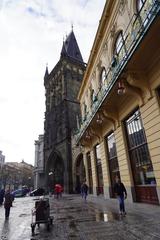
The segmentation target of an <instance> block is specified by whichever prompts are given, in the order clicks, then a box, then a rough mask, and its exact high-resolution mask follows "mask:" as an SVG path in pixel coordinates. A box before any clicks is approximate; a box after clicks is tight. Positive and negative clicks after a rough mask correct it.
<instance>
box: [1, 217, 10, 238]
mask: <svg viewBox="0 0 160 240" xmlns="http://www.w3.org/2000/svg"><path fill="white" fill-rule="evenodd" d="M8 235H9V220H5V222H4V224H3V228H2V235H1V236H0V237H1V240H8V239H9V238H8Z"/></svg>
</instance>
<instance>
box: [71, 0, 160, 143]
mask: <svg viewBox="0 0 160 240" xmlns="http://www.w3.org/2000/svg"><path fill="white" fill-rule="evenodd" d="M159 13H160V0H146V1H145V2H144V4H143V6H142V8H141V10H140V11H139V12H138V13H136V14H134V15H133V16H132V18H131V20H130V22H129V24H128V26H127V28H126V30H125V32H124V33H123V38H122V39H121V42H120V43H119V44H120V45H119V46H120V47H119V48H118V49H119V51H118V53H116V54H115V55H114V56H113V58H112V61H111V63H110V64H109V68H108V69H107V71H106V77H105V81H104V85H103V86H102V87H101V88H100V89H99V91H98V93H97V100H96V101H95V102H94V103H93V104H92V109H91V112H90V113H89V114H87V115H86V116H85V120H84V121H82V122H81V125H80V129H78V133H77V134H76V136H75V137H76V142H77V143H78V141H79V140H80V138H81V136H82V135H83V134H84V132H85V131H86V129H87V127H88V125H89V123H90V122H91V121H92V119H93V117H94V116H95V114H96V112H97V111H98V109H99V107H100V106H101V104H102V103H103V101H104V99H105V98H106V97H107V95H108V93H109V92H110V90H111V88H112V87H113V85H114V83H115V82H116V80H117V79H118V77H119V75H120V74H121V73H122V71H123V69H124V67H125V66H126V64H127V62H128V60H129V59H130V58H131V56H132V54H133V53H134V51H135V50H136V49H137V46H138V45H139V43H140V42H141V40H142V39H143V37H144V35H145V33H146V32H147V30H148V29H149V27H150V25H151V24H152V22H153V21H154V19H155V18H156V17H157V16H158V15H159Z"/></svg>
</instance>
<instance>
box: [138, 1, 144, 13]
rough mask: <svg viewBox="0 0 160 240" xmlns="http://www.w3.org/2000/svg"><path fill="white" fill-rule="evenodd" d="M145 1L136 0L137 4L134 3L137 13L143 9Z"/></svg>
mask: <svg viewBox="0 0 160 240" xmlns="http://www.w3.org/2000/svg"><path fill="white" fill-rule="evenodd" d="M145 1H146V0H137V2H136V8H137V12H139V11H140V10H141V8H142V7H143V5H144V3H145Z"/></svg>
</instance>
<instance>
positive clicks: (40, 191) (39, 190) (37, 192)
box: [30, 188, 45, 196]
mask: <svg viewBox="0 0 160 240" xmlns="http://www.w3.org/2000/svg"><path fill="white" fill-rule="evenodd" d="M44 193H45V190H44V189H43V188H37V189H34V190H33V191H32V192H30V196H41V195H44Z"/></svg>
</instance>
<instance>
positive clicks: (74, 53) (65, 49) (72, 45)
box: [61, 24, 83, 62]
mask: <svg viewBox="0 0 160 240" xmlns="http://www.w3.org/2000/svg"><path fill="white" fill-rule="evenodd" d="M71 26H72V31H71V32H70V34H69V35H68V36H67V38H66V39H65V41H64V42H63V46H62V50H61V57H63V56H67V57H70V58H72V59H75V60H77V61H79V62H83V58H82V55H81V52H80V50H79V46H78V44H77V40H76V38H75V35H74V32H73V24H72V25H71Z"/></svg>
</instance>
